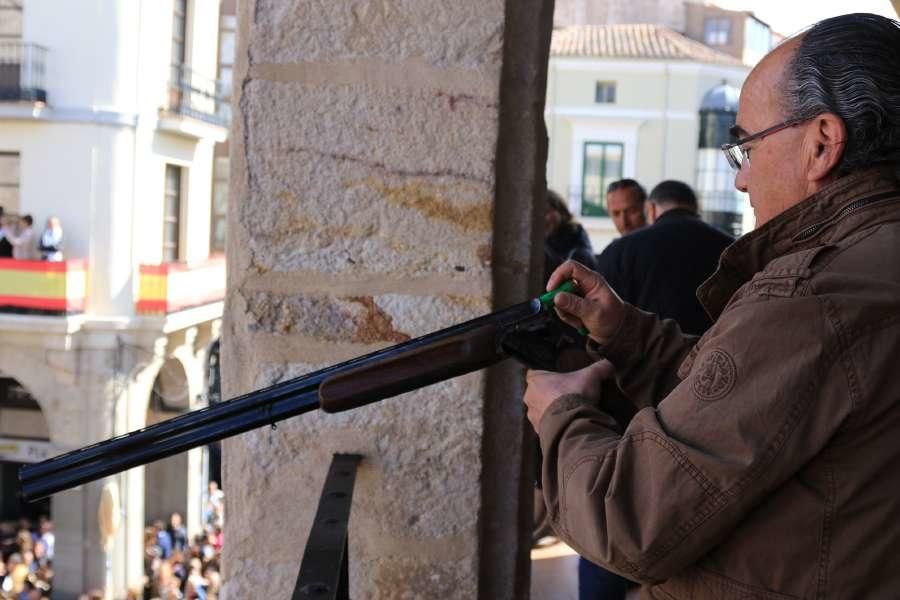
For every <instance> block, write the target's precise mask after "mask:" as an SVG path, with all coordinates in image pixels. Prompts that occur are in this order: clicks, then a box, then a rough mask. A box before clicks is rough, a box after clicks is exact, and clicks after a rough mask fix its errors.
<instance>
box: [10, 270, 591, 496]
mask: <svg viewBox="0 0 900 600" xmlns="http://www.w3.org/2000/svg"><path fill="white" fill-rule="evenodd" d="M575 290H576V284H575V283H574V282H571V281H569V282H566V283H564V284H563V285H562V286H561V287H559V288H557V289H555V290H552V291H550V292H547V293H546V294H544V295H543V296H540V297H539V298H534V299H532V300H530V301H528V302H523V303H521V304H516V305H514V306H511V307H509V308H506V309H504V310H500V311H497V312H493V313H491V314H488V315H485V316H482V317H478V318H476V319H473V320H471V321H467V322H465V323H461V324H459V325H454V326H452V327H448V328H446V329H442V330H440V331H437V332H434V333H429V334H426V335H424V336H421V337H418V338H415V339H412V340H408V341H406V342H403V343H401V344H397V345H396V346H391V347H389V348H385V349H382V350H378V351H376V352H372V353H370V354H366V355H364V356H361V357H358V358H354V359H351V360H349V361H346V362H343V363H340V364H337V365H333V366H330V367H326V368H324V369H321V370H319V371H315V372H313V373H308V374H306V375H302V376H300V377H297V378H295V379H291V380H289V381H285V382H282V383H278V384H275V385H272V386H270V387H267V388H264V389H261V390H257V391H255V392H250V393H249V394H244V395H243V396H238V397H237V398H233V399H231V400H227V401H225V402H221V403H218V404H214V405H211V406H208V407H206V408H202V409H198V410H195V411H191V412H189V413H186V414H183V415H179V416H177V417H175V418H172V419H169V420H167V421H163V422H162V423H157V424H155V425H151V426H149V427H145V428H144V429H139V430H137V431H133V432H131V433H126V434H124V435H120V436H117V437H113V438H111V439H108V440H105V441H102V442H99V443H96V444H93V445H90V446H85V447H84V448H80V449H78V450H73V451H71V452H68V453H66V454H61V455H59V456H56V457H54V458H50V459H48V460H45V461H43V462H40V463H36V464H33V465H26V466H24V467H22V468H21V469H20V470H19V481H20V482H21V484H22V495H23V497H24V499H25V500H27V501H32V500H37V499H39V498H43V497H45V496H49V495H50V494H55V493H56V492H60V491H63V490H66V489H69V488H72V487H75V486H78V485H81V484H83V483H87V482H89V481H94V480H96V479H100V478H101V477H106V476H108V475H112V474H115V473H119V472H121V471H124V470H126V469H130V468H132V467H136V466H138V465H143V464H147V463H150V462H153V461H155V460H159V459H162V458H166V457H167V456H171V455H173V454H177V453H179V452H184V451H185V450H189V449H191V448H195V447H197V446H202V445H205V444H209V443H211V442H215V441H218V440H221V439H223V438H226V437H230V436H233V435H236V434H239V433H243V432H245V431H248V430H250V429H255V428H257V427H261V426H263V425H274V424H275V423H276V422H278V421H281V420H282V419H287V418H289V417H293V416H295V415H299V414H303V413H306V412H309V411H312V410H316V409H319V408H321V409H322V410H323V411H325V412H328V413H334V412H340V411H344V410H350V409H353V408H358V407H360V406H364V405H366V404H371V403H373V402H378V401H379V400H383V399H385V398H390V397H392V396H396V395H398V394H402V393H404V392H409V391H412V390H415V389H418V388H421V387H425V386H427V385H431V384H433V383H438V382H440V381H444V380H445V379H450V378H452V377H457V376H459V375H464V374H466V373H471V372H472V371H477V370H479V369H483V368H485V367H489V366H491V365H493V364H496V363H498V362H500V361H502V360H504V359H506V358H515V359H517V360H519V361H521V362H522V363H524V364H525V365H526V366H527V367H529V368H533V369H544V370H550V371H559V372H563V371H572V370H575V369H578V368H581V367H583V366H585V365H587V364H589V362H590V359H589V358H588V357H587V354H586V353H585V351H584V345H585V344H584V342H585V337H584V333H585V332H584V331H577V330H575V329H574V328H572V327H570V326H569V325H566V324H565V323H563V322H562V321H561V320H560V319H559V317H558V316H557V314H556V311H555V310H554V309H553V298H554V297H555V296H556V295H557V294H558V293H560V292H573V291H575Z"/></svg>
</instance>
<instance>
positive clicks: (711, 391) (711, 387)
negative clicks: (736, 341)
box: [693, 349, 737, 402]
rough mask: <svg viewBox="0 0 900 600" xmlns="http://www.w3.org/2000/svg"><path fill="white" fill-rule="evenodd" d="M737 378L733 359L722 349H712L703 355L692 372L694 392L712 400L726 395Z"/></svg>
mask: <svg viewBox="0 0 900 600" xmlns="http://www.w3.org/2000/svg"><path fill="white" fill-rule="evenodd" d="M736 379H737V368H736V367H735V366H734V359H733V358H731V355H730V354H728V353H727V352H725V351H724V350H719V349H716V350H713V351H712V352H710V353H709V354H707V355H706V356H704V357H703V359H702V360H701V361H700V365H699V366H698V367H697V372H696V373H695V374H694V382H693V389H694V394H695V395H696V396H697V397H698V398H700V399H701V400H706V401H707V402H712V401H713V400H719V399H721V398H724V397H725V396H726V395H728V392H730V391H731V389H732V388H733V387H734V383H735V380H736Z"/></svg>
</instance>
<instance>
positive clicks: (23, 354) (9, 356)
mask: <svg viewBox="0 0 900 600" xmlns="http://www.w3.org/2000/svg"><path fill="white" fill-rule="evenodd" d="M16 350H17V351H15V352H0V377H4V378H9V379H13V380H15V381H17V382H18V383H19V384H20V385H21V386H22V387H24V388H25V389H26V390H28V394H29V395H30V396H31V397H32V398H33V399H34V402H35V403H36V404H37V408H38V410H40V411H41V414H42V416H43V418H44V419H45V420H46V423H47V440H48V441H49V442H51V443H53V444H56V445H60V444H61V442H62V439H63V437H62V434H63V430H64V425H65V424H64V423H63V422H61V420H60V419H58V418H55V417H56V416H58V415H57V412H58V411H54V410H53V409H54V403H55V399H56V395H57V394H58V393H59V390H60V387H61V385H63V384H62V383H61V382H59V381H57V380H56V378H54V377H47V372H46V370H44V369H35V368H34V363H35V358H36V357H35V356H34V355H33V354H32V353H30V352H28V351H27V350H26V351H18V350H20V349H16Z"/></svg>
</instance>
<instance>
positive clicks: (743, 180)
mask: <svg viewBox="0 0 900 600" xmlns="http://www.w3.org/2000/svg"><path fill="white" fill-rule="evenodd" d="M747 179H748V177H747V165H741V168H740V170H739V171H738V172H737V174H736V175H735V176H734V187H736V188H737V189H738V190H740V191H742V192H745V193H746V191H747Z"/></svg>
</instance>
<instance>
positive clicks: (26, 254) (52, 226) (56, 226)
mask: <svg viewBox="0 0 900 600" xmlns="http://www.w3.org/2000/svg"><path fill="white" fill-rule="evenodd" d="M33 226H34V218H33V217H32V216H31V215H22V216H17V215H10V214H8V213H4V211H3V207H2V206H0V258H15V259H18V260H47V261H54V262H58V261H61V260H63V230H62V225H61V223H60V220H59V218H58V217H50V218H49V219H47V225H46V227H45V228H44V232H43V233H42V234H41V236H40V237H38V236H37V234H36V233H35V231H34V228H33Z"/></svg>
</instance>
